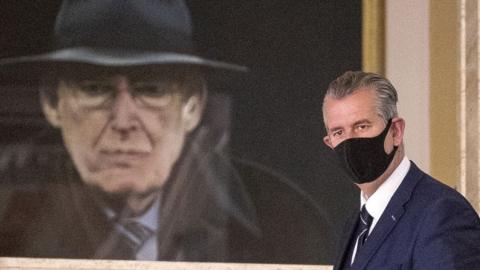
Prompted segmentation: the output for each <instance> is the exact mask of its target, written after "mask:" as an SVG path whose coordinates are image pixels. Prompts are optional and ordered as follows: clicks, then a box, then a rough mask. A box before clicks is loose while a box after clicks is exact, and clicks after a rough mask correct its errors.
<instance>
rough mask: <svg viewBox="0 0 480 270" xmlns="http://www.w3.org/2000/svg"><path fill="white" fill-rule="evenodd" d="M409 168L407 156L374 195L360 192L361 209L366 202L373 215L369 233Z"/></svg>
mask: <svg viewBox="0 0 480 270" xmlns="http://www.w3.org/2000/svg"><path fill="white" fill-rule="evenodd" d="M409 169H410V160H409V159H408V158H407V157H406V156H405V157H403V160H402V162H400V164H399V165H398V167H397V168H396V169H395V170H394V171H393V173H392V174H391V175H390V177H388V178H387V180H385V182H383V184H381V185H380V187H378V189H377V190H376V191H375V192H374V193H373V194H372V196H370V197H369V198H367V196H366V195H365V194H364V193H363V191H362V192H360V209H362V207H363V205H364V204H365V208H367V211H368V213H369V214H370V216H372V217H373V220H372V224H371V225H370V230H369V231H368V234H370V233H371V232H372V231H373V229H374V228H375V226H376V225H377V223H378V220H379V219H380V217H381V216H382V214H383V211H385V208H387V205H388V203H389V202H390V199H391V198H392V196H393V194H395V191H397V189H398V187H399V186H400V184H401V183H402V181H403V179H404V178H405V176H406V175H407V173H408V170H409ZM357 244H358V243H355V248H354V249H353V255H352V262H351V263H352V264H353V261H354V259H355V255H356V253H357Z"/></svg>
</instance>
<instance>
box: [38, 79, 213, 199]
mask: <svg viewBox="0 0 480 270" xmlns="http://www.w3.org/2000/svg"><path fill="white" fill-rule="evenodd" d="M187 92H188V91H187V89H186V87H185V85H184V84H183V83H181V82H180V81H179V80H178V79H173V78H168V77H165V76H160V77H158V76H147V77H146V76H145V74H142V76H130V75H129V76H125V75H122V74H108V75H102V74H97V75H95V76H91V75H89V76H81V77H80V76H79V77H78V78H74V79H60V80H59V83H58V87H57V94H58V101H57V102H56V103H55V104H52V103H51V102H49V101H48V100H47V99H46V98H45V97H44V98H43V99H42V106H43V110H44V113H45V115H46V117H47V119H48V121H49V122H50V123H51V124H52V125H53V126H55V127H58V128H59V129H60V130H61V132H62V136H63V140H64V143H65V146H66V148H67V150H68V152H69V153H70V156H71V157H72V160H73V162H74V164H75V166H76V168H77V170H78V171H79V173H80V176H81V178H82V180H83V181H84V182H85V183H87V184H89V185H94V186H97V187H100V188H101V189H102V190H104V191H106V192H109V193H120V194H121V193H132V192H133V193H138V194H142V193H146V192H148V191H151V190H152V189H157V188H161V187H162V185H163V184H164V183H165V181H166V179H167V178H168V176H169V175H170V172H171V170H172V167H173V165H174V163H175V162H176V161H177V159H178V158H179V156H180V153H181V150H182V147H183V145H184V142H185V137H186V135H187V134H188V133H189V132H191V131H192V130H193V129H194V128H195V127H196V126H197V124H198V122H199V121H200V118H201V115H202V109H203V103H204V98H203V95H202V93H201V92H195V93H193V94H187Z"/></svg>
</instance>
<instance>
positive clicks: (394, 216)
mask: <svg viewBox="0 0 480 270" xmlns="http://www.w3.org/2000/svg"><path fill="white" fill-rule="evenodd" d="M422 175H423V173H422V172H421V171H420V170H419V169H418V167H417V166H416V165H415V164H414V163H413V162H411V166H410V170H409V171H408V173H407V175H406V176H405V179H404V180H403V182H402V184H400V186H399V188H398V189H397V191H396V192H395V194H394V195H393V197H392V199H391V200H390V202H389V203H388V205H387V208H385V211H384V212H383V214H382V216H381V217H380V220H379V221H378V223H377V225H375V228H374V229H373V231H372V232H371V234H370V235H369V236H368V240H367V241H366V242H365V246H364V247H363V248H362V250H361V251H360V252H359V254H357V255H356V259H355V261H354V263H353V265H352V269H364V268H365V267H366V265H367V263H368V262H369V261H370V259H371V258H372V257H373V255H375V253H376V252H377V250H378V249H379V248H380V247H381V246H382V244H383V243H384V242H385V239H386V238H387V236H388V235H389V234H390V232H391V231H392V230H393V229H394V228H395V226H396V225H397V224H398V222H399V221H400V219H401V218H402V216H403V214H404V212H405V208H404V205H405V204H406V203H407V202H408V201H409V200H410V196H411V194H412V191H413V189H414V188H415V186H416V184H417V183H418V182H419V180H420V178H421V176H422Z"/></svg>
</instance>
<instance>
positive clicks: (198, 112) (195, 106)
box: [182, 93, 207, 132]
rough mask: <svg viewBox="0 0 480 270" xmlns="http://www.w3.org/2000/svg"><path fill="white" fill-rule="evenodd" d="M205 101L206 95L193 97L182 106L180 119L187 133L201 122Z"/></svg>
mask: <svg viewBox="0 0 480 270" xmlns="http://www.w3.org/2000/svg"><path fill="white" fill-rule="evenodd" d="M206 99H207V96H206V93H202V94H198V95H193V96H191V97H189V98H188V100H187V102H185V104H184V105H183V108H182V118H183V123H184V125H185V130H186V131H187V132H190V131H192V130H194V129H195V128H196V127H197V126H198V124H199V123H200V120H202V115H203V110H204V107H205V103H206Z"/></svg>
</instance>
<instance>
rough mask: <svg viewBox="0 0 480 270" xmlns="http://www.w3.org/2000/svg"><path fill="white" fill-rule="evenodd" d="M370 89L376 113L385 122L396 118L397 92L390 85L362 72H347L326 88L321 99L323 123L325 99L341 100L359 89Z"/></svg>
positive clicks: (377, 76)
mask: <svg viewBox="0 0 480 270" xmlns="http://www.w3.org/2000/svg"><path fill="white" fill-rule="evenodd" d="M364 87H367V88H370V89H373V90H374V91H375V96H376V98H377V113H378V115H379V116H380V117H382V119H383V120H384V121H385V123H386V122H388V120H390V119H391V118H393V117H395V116H398V112H397V102H398V95H397V90H395V87H393V85H392V83H391V82H390V81H389V80H388V79H386V78H385V77H383V76H381V75H379V74H375V73H368V72H363V71H347V72H345V73H343V74H342V75H341V76H340V77H338V78H336V79H335V80H334V81H332V82H331V83H330V85H329V86H328V89H327V92H326V94H325V98H324V99H323V105H324V106H322V107H323V115H324V121H325V109H324V108H325V100H326V98H327V97H330V98H334V99H342V98H344V97H346V96H349V95H351V94H353V93H355V92H356V91H357V90H359V89H361V88H364Z"/></svg>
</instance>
